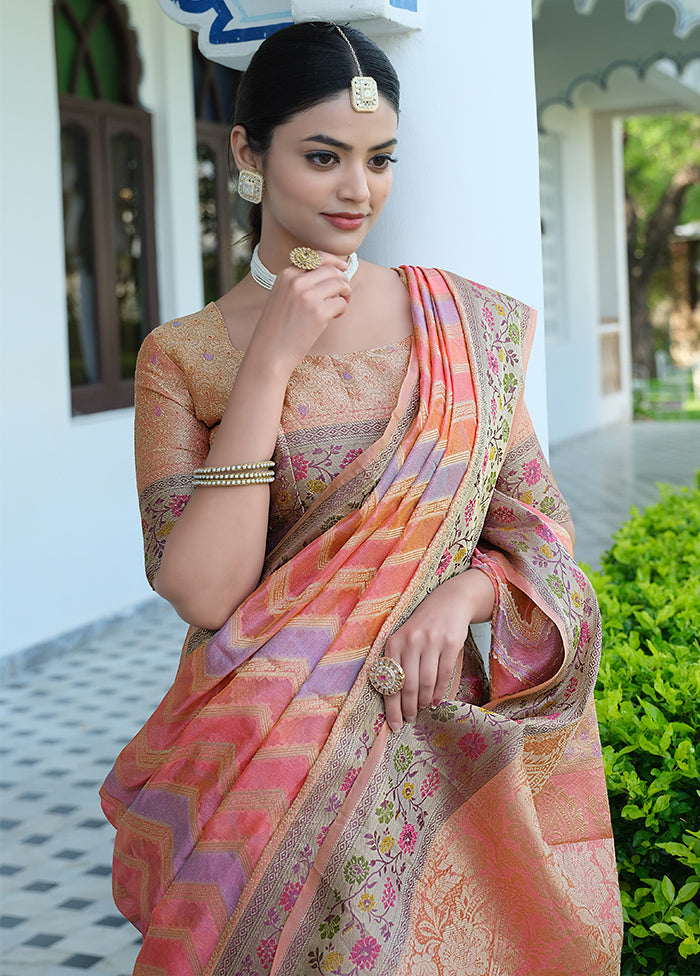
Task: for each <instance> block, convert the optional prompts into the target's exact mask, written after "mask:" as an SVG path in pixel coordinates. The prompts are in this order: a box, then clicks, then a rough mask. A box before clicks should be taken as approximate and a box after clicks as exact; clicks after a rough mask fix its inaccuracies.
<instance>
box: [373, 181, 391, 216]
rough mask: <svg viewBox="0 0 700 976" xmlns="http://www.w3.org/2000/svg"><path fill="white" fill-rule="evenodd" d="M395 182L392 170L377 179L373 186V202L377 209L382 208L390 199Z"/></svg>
mask: <svg viewBox="0 0 700 976" xmlns="http://www.w3.org/2000/svg"><path fill="white" fill-rule="evenodd" d="M393 182H394V174H393V173H391V172H390V173H388V174H387V175H386V176H385V177H383V178H382V179H381V180H377V182H376V184H375V185H374V187H373V188H372V204H373V206H374V209H375V210H381V209H382V207H383V206H384V204H385V203H386V201H387V200H388V199H389V194H390V193H391V187H392V185H393Z"/></svg>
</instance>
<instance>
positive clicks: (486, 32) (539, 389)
mask: <svg viewBox="0 0 700 976" xmlns="http://www.w3.org/2000/svg"><path fill="white" fill-rule="evenodd" d="M420 10H421V12H422V17H423V29H422V30H421V31H416V32H413V33H408V34H402V35H393V36H386V35H384V36H378V37H377V38H376V40H377V41H378V43H379V44H380V46H381V47H382V48H383V49H384V50H385V51H386V52H387V54H388V55H389V57H390V59H391V61H392V63H393V64H394V66H395V67H396V70H397V72H398V74H399V78H400V80H401V86H402V99H401V101H402V111H401V119H400V123H399V146H398V150H397V156H398V157H399V162H398V164H397V166H396V169H395V183H394V190H393V192H392V196H391V199H390V200H389V203H388V205H387V208H386V210H385V213H384V215H383V217H382V220H381V221H380V222H379V224H378V225H377V226H376V228H375V229H374V230H373V231H372V233H371V235H370V237H369V239H368V241H367V243H366V244H365V245H364V247H363V252H362V253H363V256H365V257H367V258H368V259H370V260H376V261H378V262H381V263H384V264H390V265H396V264H419V265H427V266H436V267H441V268H445V269H447V270H449V271H454V272H456V273H458V274H460V275H462V276H464V277H466V278H472V279H474V280H476V281H479V282H481V283H482V284H485V285H489V286H492V287H495V288H498V289H500V290H501V291H504V292H506V293H508V294H510V295H513V296H514V297H516V298H519V299H522V300H524V301H526V302H527V303H528V304H529V305H532V306H534V307H535V308H537V309H539V310H541V309H542V255H541V244H540V216H539V172H538V145H537V119H536V101H535V79H534V61H533V49H532V20H531V6H530V3H529V0H490V2H488V3H472V2H466V0H430V2H428V0H422V2H420ZM369 32H370V31H369V30H367V33H369ZM429 183H430V184H432V185H433V186H435V185H437V187H438V189H437V190H431V189H428V188H427V187H428V184H429ZM527 400H528V405H529V407H530V411H531V413H532V416H533V421H534V423H535V427H536V428H537V430H538V433H539V435H540V439H541V440H542V442H543V445H544V446H545V448H546V444H547V414H546V391H545V363H544V330H543V328H542V324H540V326H539V327H538V330H537V336H536V340H535V344H534V347H533V351H532V356H531V360H530V368H529V373H528V386H527Z"/></svg>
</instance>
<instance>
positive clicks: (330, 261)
mask: <svg viewBox="0 0 700 976" xmlns="http://www.w3.org/2000/svg"><path fill="white" fill-rule="evenodd" d="M318 255H319V257H320V258H321V267H323V266H324V265H326V266H331V267H334V268H338V270H339V271H347V268H348V262H347V261H346V259H345V258H344V257H342V256H341V255H339V254H331V252H330V251H318ZM318 270H320V268H319V269H318Z"/></svg>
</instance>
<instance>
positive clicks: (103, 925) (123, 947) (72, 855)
mask: <svg viewBox="0 0 700 976" xmlns="http://www.w3.org/2000/svg"><path fill="white" fill-rule="evenodd" d="M698 466H700V424H654V423H650V424H636V425H633V426H627V427H612V428H609V429H608V430H605V431H598V432H597V433H596V434H593V435H590V436H588V437H582V438H579V439H577V440H575V441H571V442H569V443H568V444H565V445H561V446H559V447H556V448H555V449H554V450H553V451H552V468H553V471H554V474H555V477H556V478H557V480H558V482H559V485H560V487H561V489H562V492H563V494H564V496H565V497H566V498H567V501H568V502H569V504H570V506H571V510H572V515H573V518H574V522H575V524H576V529H577V546H576V549H577V557H578V559H580V560H584V561H586V562H588V563H590V564H591V565H594V566H595V565H596V564H597V562H598V558H599V556H600V553H601V552H602V551H603V550H604V549H606V548H608V546H609V545H610V535H611V533H612V532H613V531H614V530H615V529H616V528H617V527H618V526H619V524H620V523H621V522H622V521H624V519H625V518H627V516H628V514H629V509H630V506H631V505H636V506H637V507H640V508H643V507H644V506H646V505H648V504H650V503H652V502H654V501H655V500H656V498H657V489H656V487H655V483H656V482H657V481H664V482H670V483H671V484H678V485H682V484H687V485H690V484H692V482H693V477H694V471H695V469H696V468H697V467H698ZM185 629H186V628H185V625H184V624H183V623H182V621H181V620H179V619H178V618H177V617H176V616H175V614H174V613H173V612H172V611H171V610H170V609H169V608H168V607H167V606H165V605H164V604H162V603H157V602H154V603H153V604H149V605H148V606H147V607H145V608H143V609H142V610H141V611H139V612H138V613H136V614H134V615H132V616H131V617H127V618H124V619H122V620H120V621H117V622H115V623H113V624H111V625H109V626H106V627H103V628H101V629H99V631H98V632H97V633H92V636H89V637H86V638H85V639H84V640H82V641H80V642H79V643H78V644H77V645H76V646H75V647H74V648H73V649H72V650H70V651H67V650H66V644H65V641H57V642H56V651H55V656H54V657H53V659H50V660H49V661H48V662H46V661H45V663H43V664H42V665H40V666H37V667H33V668H27V667H24V668H22V667H21V666H18V667H17V668H16V669H15V671H16V673H17V675H18V676H17V677H15V678H13V679H12V680H11V681H9V682H8V683H6V684H5V685H4V687H3V689H2V692H1V693H0V709H1V711H0V842H1V844H2V864H1V865H0V892H1V902H0V946H1V947H2V964H1V968H0V974H1V976H79V974H84V973H90V974H95V976H96V974H102V976H128V974H130V973H131V971H132V968H133V963H134V959H135V957H136V954H137V952H138V945H139V934H138V932H137V931H136V930H135V929H134V928H132V926H131V925H130V924H129V923H128V922H126V921H125V919H123V918H122V917H121V915H119V914H118V913H117V911H116V909H115V907H114V904H113V902H112V894H111V879H110V873H111V860H112V842H113V830H112V827H111V826H110V825H109V824H108V823H107V821H106V820H105V819H104V816H103V815H102V811H101V809H100V804H99V798H98V795H97V791H98V788H99V786H100V785H101V783H102V781H103V779H104V777H105V775H106V774H107V772H108V771H109V770H110V768H111V766H112V763H113V762H114V758H115V757H116V755H117V753H118V752H119V750H120V749H121V747H122V746H123V745H124V744H125V743H126V742H128V741H129V739H131V737H132V736H133V735H134V734H135V733H136V732H137V731H138V729H139V728H140V727H141V725H142V724H143V723H144V721H145V720H146V718H147V717H148V716H149V715H150V713H151V712H152V711H153V709H154V708H155V706H156V705H157V704H158V702H159V701H160V699H161V698H162V696H163V694H164V693H165V691H166V690H167V687H168V685H169V683H170V680H171V679H172V676H173V674H174V672H175V668H176V666H177V661H178V657H179V653H180V648H181V645H182V641H183V638H184V633H185ZM42 655H43V656H44V657H45V656H46V655H45V653H44V652H43V651H42ZM28 659H32V657H31V655H30V657H29V658H28Z"/></svg>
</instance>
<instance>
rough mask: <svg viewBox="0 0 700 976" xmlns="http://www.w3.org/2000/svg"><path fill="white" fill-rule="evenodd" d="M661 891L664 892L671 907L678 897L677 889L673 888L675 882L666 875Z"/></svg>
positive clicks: (662, 881)
mask: <svg viewBox="0 0 700 976" xmlns="http://www.w3.org/2000/svg"><path fill="white" fill-rule="evenodd" d="M661 891H662V892H663V896H664V898H665V899H666V901H667V902H668V903H669V905H670V904H671V903H672V902H673V899H674V898H675V896H676V889H675V888H674V887H673V882H672V881H671V879H670V878H669V877H667V876H666V875H664V876H663V878H662V880H661Z"/></svg>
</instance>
